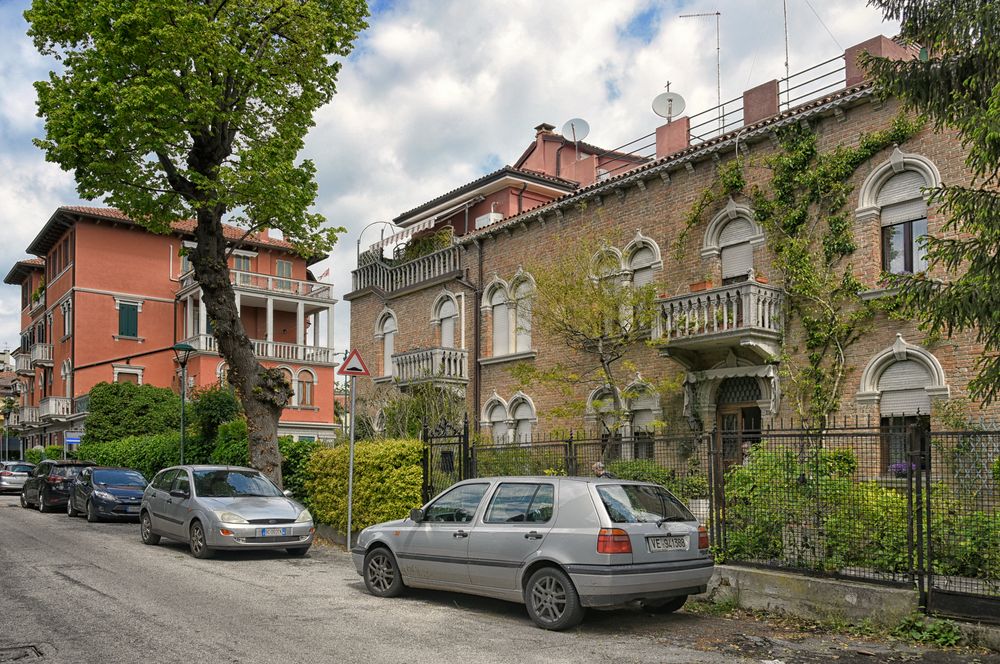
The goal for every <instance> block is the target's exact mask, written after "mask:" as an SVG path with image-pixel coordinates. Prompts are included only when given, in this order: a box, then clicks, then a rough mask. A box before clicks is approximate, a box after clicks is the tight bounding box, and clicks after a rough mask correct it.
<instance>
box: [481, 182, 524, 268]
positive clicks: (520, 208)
mask: <svg viewBox="0 0 1000 664" xmlns="http://www.w3.org/2000/svg"><path fill="white" fill-rule="evenodd" d="M527 188H528V183H527V182H525V183H524V184H522V185H521V191H519V192H517V213H518V214H521V212H522V211H523V210H524V205H523V203H522V201H524V190H525V189H527ZM479 264H480V265H482V264H483V262H482V261H479ZM480 281H482V279H480Z"/></svg>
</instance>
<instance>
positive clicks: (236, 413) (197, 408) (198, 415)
mask: <svg viewBox="0 0 1000 664" xmlns="http://www.w3.org/2000/svg"><path fill="white" fill-rule="evenodd" d="M242 413H243V408H242V406H240V402H239V400H238V399H237V398H236V395H235V394H234V393H233V390H232V388H230V387H223V386H219V385H213V386H211V387H206V388H202V389H200V390H197V391H196V392H195V393H194V395H193V398H192V399H191V402H190V411H189V412H188V414H189V415H190V421H191V426H192V428H194V429H195V430H196V431H197V432H198V436H199V437H200V439H201V440H202V441H205V443H206V446H207V447H210V446H211V445H212V444H213V443H214V442H215V437H216V435H218V433H219V427H220V426H222V425H223V424H225V423H226V422H232V421H234V420H236V419H239V417H240V415H242ZM211 453H212V451H211V449H207V450H206V451H205V458H206V459H207V458H208V457H209V456H210V455H211Z"/></svg>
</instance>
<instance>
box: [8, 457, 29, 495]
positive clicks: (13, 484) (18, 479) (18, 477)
mask: <svg viewBox="0 0 1000 664" xmlns="http://www.w3.org/2000/svg"><path fill="white" fill-rule="evenodd" d="M34 470H35V464H33V463H29V462H27V461H2V462H0V493H3V492H4V491H17V492H18V493H20V492H21V489H22V488H24V482H25V480H27V479H28V476H29V475H31V473H32V472H34Z"/></svg>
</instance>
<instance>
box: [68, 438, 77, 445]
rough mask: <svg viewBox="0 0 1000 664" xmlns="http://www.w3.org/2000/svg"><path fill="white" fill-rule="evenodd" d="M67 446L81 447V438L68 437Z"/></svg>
mask: <svg viewBox="0 0 1000 664" xmlns="http://www.w3.org/2000/svg"><path fill="white" fill-rule="evenodd" d="M66 444H67V445H79V444H80V437H79V436H66Z"/></svg>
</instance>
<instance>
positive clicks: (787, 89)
mask: <svg viewBox="0 0 1000 664" xmlns="http://www.w3.org/2000/svg"><path fill="white" fill-rule="evenodd" d="M781 9H782V12H783V13H784V16H785V108H788V107H789V106H790V105H791V98H790V95H791V88H790V87H789V86H791V84H792V82H791V80H789V79H791V77H792V75H791V73H789V69H788V0H781Z"/></svg>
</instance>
